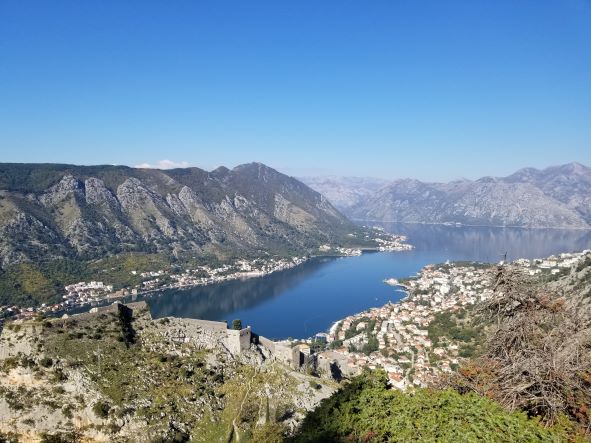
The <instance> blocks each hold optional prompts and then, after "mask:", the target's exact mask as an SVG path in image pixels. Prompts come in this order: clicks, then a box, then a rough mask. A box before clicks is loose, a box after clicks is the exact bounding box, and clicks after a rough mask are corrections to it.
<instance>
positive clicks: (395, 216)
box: [308, 163, 591, 228]
mask: <svg viewBox="0 0 591 443" xmlns="http://www.w3.org/2000/svg"><path fill="white" fill-rule="evenodd" d="M331 180H332V179H331ZM308 183H310V185H311V186H312V187H313V188H314V189H316V190H317V191H319V192H321V193H323V192H326V188H327V186H326V185H324V184H323V182H322V180H319V179H316V180H308ZM330 183H333V181H329V184H330ZM338 183H339V185H340V189H342V191H341V192H342V194H343V195H344V196H345V197H344V199H345V200H346V199H347V196H349V195H351V194H355V192H357V191H356V188H357V184H356V182H355V181H352V180H350V179H342V180H339V181H338ZM335 189H336V188H335V187H332V186H328V190H330V191H333V190H335ZM362 192H363V198H360V199H359V200H358V201H357V203H355V204H353V205H350V206H347V205H342V206H340V207H341V209H342V210H343V212H344V213H345V214H346V215H348V216H350V217H352V218H354V219H360V220H376V221H393V222H409V223H464V224H473V225H500V226H524V227H552V228H558V227H560V228H589V227H590V225H591V169H589V168H587V167H585V166H583V165H581V164H578V163H571V164H567V165H563V166H556V167H550V168H547V169H544V170H538V169H534V168H526V169H522V170H520V171H517V172H516V173H515V174H512V175H510V176H508V177H503V178H495V177H484V178H481V179H479V180H475V181H472V180H459V181H454V182H449V183H425V182H420V181H418V180H411V179H405V180H396V181H394V182H391V183H389V184H387V185H386V186H383V187H381V188H380V189H378V190H376V191H373V192H369V191H367V188H363V191H362ZM333 198H335V197H333ZM329 199H330V197H329ZM335 201H343V199H340V200H339V199H338V198H337V199H336V200H335Z"/></svg>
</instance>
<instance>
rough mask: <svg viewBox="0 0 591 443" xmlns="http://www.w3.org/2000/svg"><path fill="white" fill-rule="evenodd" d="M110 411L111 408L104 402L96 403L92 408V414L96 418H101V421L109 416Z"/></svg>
mask: <svg viewBox="0 0 591 443" xmlns="http://www.w3.org/2000/svg"><path fill="white" fill-rule="evenodd" d="M110 410H111V406H110V405H109V403H107V402H104V401H97V402H96V403H95V404H94V405H93V406H92V412H94V414H95V415H96V416H97V417H98V418H102V419H105V418H107V417H108V416H109V411H110Z"/></svg>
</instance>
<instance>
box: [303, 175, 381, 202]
mask: <svg viewBox="0 0 591 443" xmlns="http://www.w3.org/2000/svg"><path fill="white" fill-rule="evenodd" d="M299 180H301V181H302V182H304V183H305V184H307V185H308V186H310V187H311V188H312V189H316V190H317V191H318V192H320V193H321V194H322V195H324V196H325V197H326V198H328V199H329V200H330V201H331V202H332V204H334V205H335V206H336V207H337V208H338V209H340V210H344V209H347V208H350V207H352V206H355V205H357V204H359V203H361V202H362V201H363V200H364V199H366V198H367V197H369V196H371V195H373V194H375V193H376V192H377V191H378V190H379V189H381V188H382V187H384V186H386V185H387V184H388V180H384V179H380V178H367V177H300V178H299Z"/></svg>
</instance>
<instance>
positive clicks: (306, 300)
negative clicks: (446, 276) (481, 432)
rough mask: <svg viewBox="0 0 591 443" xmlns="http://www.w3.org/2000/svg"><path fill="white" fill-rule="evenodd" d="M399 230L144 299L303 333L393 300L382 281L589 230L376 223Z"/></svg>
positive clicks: (564, 244)
mask: <svg viewBox="0 0 591 443" xmlns="http://www.w3.org/2000/svg"><path fill="white" fill-rule="evenodd" d="M381 226H383V227H384V228H385V229H386V230H387V231H389V232H392V233H399V234H405V235H407V236H408V240H409V242H410V243H412V244H413V245H415V246H416V249H414V250H413V251H409V252H392V253H388V252H385V253H367V254H364V255H362V256H360V257H346V258H317V259H313V260H310V261H308V262H306V263H304V264H303V265H301V266H298V267H296V268H293V269H289V270H286V271H282V272H277V273H274V274H271V275H268V276H266V277H261V278H255V279H249V280H245V281H233V282H226V283H222V284H218V285H212V286H205V287H197V288H193V289H185V290H168V291H164V292H162V293H159V294H154V295H151V296H149V297H147V298H146V301H147V302H148V304H149V305H150V310H151V312H152V315H153V316H154V317H155V318H158V317H164V316H177V317H190V318H201V319H208V320H228V321H232V320H233V319H235V318H240V319H241V320H242V323H243V324H246V325H251V326H252V328H253V330H254V331H255V332H257V333H259V334H261V335H264V336H266V337H270V338H286V337H298V338H305V337H309V336H311V335H312V334H314V333H317V332H321V331H325V330H326V329H327V328H329V327H330V325H331V324H332V323H333V322H334V321H336V320H338V319H340V318H343V317H346V316H347V315H350V314H354V313H356V312H360V311H363V310H365V309H368V308H370V307H374V306H382V305H383V304H385V303H387V302H388V301H397V300H399V299H400V298H401V297H403V296H404V294H403V293H401V292H399V291H397V290H395V288H392V287H390V286H388V285H386V284H384V283H383V280H384V279H385V278H389V277H395V278H404V277H408V276H411V275H414V274H416V273H417V272H418V271H419V270H420V269H421V268H422V267H423V266H425V265H427V264H430V263H441V262H444V261H446V260H470V261H483V262H498V261H499V260H500V259H501V257H502V256H503V255H504V254H505V253H507V258H508V259H509V260H512V259H515V258H521V257H524V258H536V257H545V256H549V255H552V254H556V253H560V252H572V251H580V250H583V249H591V231H569V230H540V229H535V230H533V229H517V228H486V227H451V226H440V225H405V224H382V225H381Z"/></svg>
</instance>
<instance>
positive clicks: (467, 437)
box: [292, 371, 560, 442]
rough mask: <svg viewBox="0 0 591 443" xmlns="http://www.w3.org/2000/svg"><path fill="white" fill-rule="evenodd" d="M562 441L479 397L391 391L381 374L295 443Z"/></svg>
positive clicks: (307, 427)
mask: <svg viewBox="0 0 591 443" xmlns="http://www.w3.org/2000/svg"><path fill="white" fill-rule="evenodd" d="M499 436H502V438H503V441H523V442H526V441H528V442H529V441H531V442H534V441H536V442H555V441H560V435H557V434H556V433H555V432H554V431H551V430H549V429H545V428H544V427H542V426H541V425H540V424H539V423H538V422H537V421H536V420H532V419H529V418H528V417H527V416H526V414H524V413H521V412H512V413H511V412H507V411H505V410H504V409H503V408H502V407H501V406H500V405H499V404H498V403H496V402H494V401H492V400H490V399H488V398H486V397H482V396H479V395H477V394H466V395H461V394H459V393H457V392H456V391H453V390H451V389H450V390H445V391H434V390H428V389H417V390H416V391H413V393H411V394H407V393H403V392H401V391H398V390H395V389H389V387H388V383H387V378H386V375H385V373H384V372H383V371H374V372H371V373H364V374H363V375H361V376H359V377H357V378H355V379H354V380H353V381H352V382H351V383H349V384H348V385H346V386H345V387H344V388H342V389H341V390H340V391H338V392H337V393H336V394H334V395H333V396H331V397H330V398H328V399H326V400H324V401H323V402H322V403H321V404H320V406H319V407H317V408H316V409H315V410H314V411H313V412H311V413H309V414H308V416H307V417H306V418H305V419H304V422H303V424H302V427H301V429H300V431H299V433H298V434H297V435H296V436H295V437H294V438H292V441H293V442H321V441H327V442H329V441H330V442H339V441H350V442H385V441H388V442H409V441H433V442H435V441H437V442H478V441H498V438H499Z"/></svg>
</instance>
